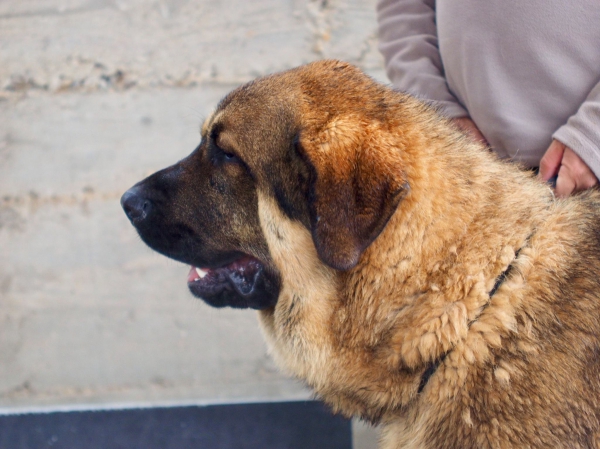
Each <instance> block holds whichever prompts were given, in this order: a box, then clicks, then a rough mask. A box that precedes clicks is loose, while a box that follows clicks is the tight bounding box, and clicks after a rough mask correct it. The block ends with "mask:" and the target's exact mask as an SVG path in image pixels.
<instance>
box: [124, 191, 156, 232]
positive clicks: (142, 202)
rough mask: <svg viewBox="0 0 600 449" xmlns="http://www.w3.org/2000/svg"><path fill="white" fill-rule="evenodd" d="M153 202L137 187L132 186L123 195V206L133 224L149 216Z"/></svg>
mask: <svg viewBox="0 0 600 449" xmlns="http://www.w3.org/2000/svg"><path fill="white" fill-rule="evenodd" d="M151 206H152V205H151V203H150V201H149V200H148V199H146V198H144V197H143V196H142V195H140V193H139V192H138V189H137V188H136V187H132V188H131V189H129V190H128V191H127V192H125V193H124V194H123V196H122V197H121V207H123V210H124V211H125V213H126V214H127V217H128V218H129V220H130V221H131V222H132V223H133V224H138V223H140V222H141V221H143V220H145V219H146V217H148V214H149V212H150V208H151Z"/></svg>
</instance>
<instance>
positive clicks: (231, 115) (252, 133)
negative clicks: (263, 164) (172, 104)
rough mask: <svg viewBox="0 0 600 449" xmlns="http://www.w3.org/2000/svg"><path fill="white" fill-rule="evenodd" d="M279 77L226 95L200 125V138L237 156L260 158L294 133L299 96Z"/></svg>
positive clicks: (254, 83)
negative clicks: (222, 145)
mask: <svg viewBox="0 0 600 449" xmlns="http://www.w3.org/2000/svg"><path fill="white" fill-rule="evenodd" d="M282 81H283V80H281V79H279V78H275V77H273V78H266V79H262V80H258V81H256V82H253V83H249V84H247V85H244V86H242V87H240V88H238V89H236V90H234V91H233V92H231V93H230V94H229V95H227V96H226V97H225V98H224V99H223V100H222V101H221V102H220V103H219V104H218V105H217V107H216V109H215V111H214V112H213V113H211V114H210V115H209V116H208V117H207V118H206V120H205V121H204V123H203V124H202V136H203V137H215V135H218V136H219V138H220V140H223V141H226V142H228V143H229V144H230V145H231V146H232V147H233V148H231V149H232V150H235V152H236V154H237V155H238V156H242V157H244V156H251V154H252V153H254V152H256V151H260V152H261V153H262V154H263V155H265V152H268V151H269V149H272V148H273V147H274V146H277V145H281V144H282V142H284V141H286V140H287V139H291V138H292V137H293V135H294V133H297V131H298V130H297V128H298V117H299V115H300V110H299V108H300V102H299V101H297V98H298V95H297V94H296V93H295V92H294V90H293V89H290V88H289V87H290V86H287V85H286V84H285V83H284V82H282Z"/></svg>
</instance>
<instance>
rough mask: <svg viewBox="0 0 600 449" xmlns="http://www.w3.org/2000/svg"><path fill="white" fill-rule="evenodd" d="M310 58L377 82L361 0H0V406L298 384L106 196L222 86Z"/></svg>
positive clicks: (365, 2) (254, 390)
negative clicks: (207, 301) (335, 62)
mask: <svg viewBox="0 0 600 449" xmlns="http://www.w3.org/2000/svg"><path fill="white" fill-rule="evenodd" d="M325 57H335V58H339V59H344V60H347V61H350V62H353V63H356V64H358V65H359V66H361V67H362V68H363V69H365V70H366V71H368V72H369V73H370V74H372V75H373V76H375V77H376V78H379V79H381V80H383V79H384V75H383V70H382V61H381V58H380V56H379V54H378V52H377V49H376V23H375V12H374V0H345V1H344V0H318V1H311V0H256V1H255V0H252V1H249V0H224V1H215V0H169V1H161V0H110V1H109V0H4V1H2V2H0V408H1V409H4V410H13V411H14V410H23V409H28V408H29V409H31V408H40V407H41V408H44V407H49V408H60V407H65V408H72V407H77V406H80V407H87V406H90V405H97V406H115V405H123V404H138V405H139V404H167V403H214V402H221V401H246V400H282V399H294V398H306V397H308V396H309V393H308V392H307V391H306V390H305V389H304V388H303V387H302V386H301V385H300V384H298V383H297V382H295V381H293V380H290V379H288V378H286V377H285V376H283V375H281V374H279V373H278V371H277V370H276V369H275V367H274V366H273V364H272V362H271V361H270V360H269V358H268V356H267V354H266V351H265V345H264V343H263V342H262V338H261V336H260V334H259V331H258V327H257V324H256V317H255V316H254V314H253V313H252V312H248V311H233V310H215V309H211V308H209V307H207V306H205V305H204V304H202V303H201V302H199V301H198V300H195V299H193V298H192V297H191V295H190V294H189V293H188V292H187V287H186V275H187V271H188V269H187V267H185V266H183V265H181V264H178V263H176V262H172V261H169V260H167V259H166V258H164V257H161V256H159V255H157V254H155V253H153V252H151V251H150V250H149V249H147V248H146V247H145V246H144V245H143V244H142V242H141V241H140V239H139V238H138V237H137V236H136V234H135V232H134V230H133V228H132V227H131V226H130V225H129V223H128V221H127V220H126V218H125V216H124V214H123V213H122V211H121V209H120V206H119V203H118V199H119V197H120V195H121V193H122V192H123V191H124V190H125V189H127V188H128V187H129V186H131V185H132V184H133V183H135V182H137V181H138V180H139V179H141V178H142V177H144V176H146V175H148V174H150V173H151V172H153V171H155V170H157V169H160V168H162V167H164V166H166V165H170V164H171V163H173V162H175V161H176V160H178V159H179V158H181V157H183V156H185V155H186V154H187V153H189V152H190V151H191V150H192V149H193V148H194V147H195V145H196V144H197V143H198V141H199V132H198V129H199V124H200V122H201V121H202V118H203V117H205V116H206V114H207V113H208V112H209V111H210V110H211V108H212V107H214V105H215V104H216V102H217V101H218V100H219V98H220V97H221V96H222V95H223V94H225V93H226V92H227V91H229V90H230V89H231V88H233V87H235V86H236V85H238V84H239V83H242V82H245V81H248V80H250V79H252V78H254V77H256V76H260V75H263V74H266V73H270V72H273V71H278V70H283V69H287V68H290V67H293V66H296V65H299V64H302V63H305V62H309V61H312V60H315V59H320V58H325ZM369 438H370V437H369V436H368V435H367V436H366V437H365V436H364V434H362V433H361V434H360V435H359V439H361V441H362V442H361V443H359V445H362V446H361V447H367V446H368V445H369V444H370V443H369V442H368V441H370V440H369ZM357 447H358V445H357Z"/></svg>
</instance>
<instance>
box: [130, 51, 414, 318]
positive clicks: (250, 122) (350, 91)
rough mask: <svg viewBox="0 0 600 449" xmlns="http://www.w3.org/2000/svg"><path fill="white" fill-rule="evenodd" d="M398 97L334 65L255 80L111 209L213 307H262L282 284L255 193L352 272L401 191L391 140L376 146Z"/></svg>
mask: <svg viewBox="0 0 600 449" xmlns="http://www.w3.org/2000/svg"><path fill="white" fill-rule="evenodd" d="M403 98H404V97H403V96H401V95H395V94H394V95H392V94H391V91H390V90H389V89H388V88H386V87H384V86H381V85H379V84H377V83H375V82H374V81H373V80H371V79H370V78H369V77H367V76H366V75H364V74H363V73H362V72H360V71H359V70H358V69H356V68H355V67H353V66H351V65H349V64H345V63H342V62H339V61H320V62H316V63H312V64H309V65H307V66H303V67H300V68H297V69H293V70H290V71H287V72H283V73H279V74H275V75H271V76H268V77H265V78H262V79H259V80H257V81H254V82H251V83H249V84H246V85H244V86H241V87H239V88H238V89H236V90H234V91H233V92H231V93H230V94H229V95H228V96H226V97H225V98H224V99H223V100H222V101H221V102H220V104H219V105H218V107H217V109H216V111H215V112H214V113H213V114H212V115H211V117H209V118H208V119H207V120H206V121H205V123H204V125H203V127H202V140H201V142H200V144H199V145H198V147H197V148H196V149H195V150H194V151H193V152H192V154H190V155H189V156H188V157H187V158H185V159H183V160H182V161H180V162H178V163H177V164H175V165H173V166H171V167H168V168H166V169H164V170H161V171H159V172H157V173H155V174H153V175H151V176H150V177H148V178H146V179H145V180H143V181H141V182H140V183H138V184H136V185H135V186H134V187H132V188H131V189H130V190H128V191H127V192H126V193H125V194H124V195H123V197H122V199H121V203H122V205H123V208H124V209H125V211H126V213H127V215H128V217H129V219H130V220H131V222H132V224H133V225H134V226H135V227H136V229H137V231H138V233H139V234H140V236H141V238H142V239H143V240H144V242H146V243H147V244H148V245H149V246H150V247H152V248H153V249H155V250H156V251H158V252H160V253H162V254H164V255H166V256H168V257H171V258H173V259H176V260H178V261H181V262H184V263H187V264H190V265H192V267H193V268H192V270H191V271H190V275H189V277H188V284H189V288H190V290H191V291H192V293H193V294H194V295H196V296H199V297H201V298H202V299H204V300H205V301H206V302H208V303H209V304H211V305H213V306H217V307H222V306H232V307H240V308H244V307H251V308H254V309H265V308H268V307H272V306H274V305H275V303H276V301H277V297H278V294H279V289H280V286H281V284H282V282H283V281H282V279H281V278H280V273H279V271H278V269H277V267H276V266H275V264H274V262H273V260H272V259H271V257H270V255H269V247H268V244H267V241H266V239H265V234H264V232H265V230H264V229H263V226H265V223H261V220H260V219H259V213H258V195H259V193H260V194H261V195H265V196H268V197H270V198H272V199H273V201H274V202H275V203H276V204H277V206H278V207H279V208H280V210H281V211H282V213H283V214H284V215H285V216H287V217H288V218H289V219H290V220H293V221H296V222H298V223H300V224H301V225H302V226H304V227H306V229H308V230H309V231H310V233H311V235H312V237H313V242H314V245H315V248H316V250H317V253H318V255H319V257H320V259H321V260H322V262H323V263H325V264H327V265H329V266H330V267H332V268H334V269H337V270H348V269H351V268H352V267H354V266H355V265H356V264H357V262H358V261H359V258H360V257H361V254H362V253H363V251H364V250H365V249H366V248H367V247H368V246H369V245H370V243H371V242H372V241H373V240H374V239H375V238H376V237H377V236H378V235H379V233H380V232H381V231H382V229H383V228H384V226H385V224H386V223H387V221H388V220H389V218H390V217H391V215H392V214H393V212H394V211H395V209H396V207H397V205H398V203H399V201H400V199H401V198H402V196H403V195H404V194H406V192H407V191H408V185H407V183H406V177H405V175H404V173H403V168H402V160H401V159H402V155H401V152H399V151H398V150H397V149H395V150H393V149H392V148H391V146H392V145H396V146H397V144H398V142H397V140H398V139H397V138H396V140H395V141H394V142H393V144H392V142H391V141H388V140H386V136H387V135H388V134H389V133H390V128H392V127H395V126H397V123H396V122H397V119H394V120H390V117H388V114H390V112H389V110H390V109H393V108H394V105H393V104H392V103H393V102H402V99H403ZM396 134H397V133H396ZM290 256H293V255H290ZM196 267H198V269H196Z"/></svg>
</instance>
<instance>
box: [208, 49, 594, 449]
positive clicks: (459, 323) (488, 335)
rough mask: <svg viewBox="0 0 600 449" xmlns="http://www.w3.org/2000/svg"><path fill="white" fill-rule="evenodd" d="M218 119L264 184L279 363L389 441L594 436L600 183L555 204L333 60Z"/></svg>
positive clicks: (265, 320)
mask: <svg viewBox="0 0 600 449" xmlns="http://www.w3.org/2000/svg"><path fill="white" fill-rule="evenodd" d="M282 117H286V118H285V120H284V118H282ZM216 123H219V126H221V127H222V131H221V134H220V139H223V141H224V142H227V143H226V144H227V146H228V151H232V152H235V154H236V155H237V156H238V157H239V158H240V159H241V160H243V161H244V163H245V164H246V166H247V167H248V170H249V171H250V172H251V173H252V176H253V179H254V180H255V185H256V191H257V202H258V215H259V220H260V226H261V229H262V233H263V234H264V237H265V240H266V242H267V246H268V251H269V255H270V258H271V259H272V263H273V266H274V269H275V270H276V271H277V272H278V273H279V275H280V277H281V284H282V285H281V291H280V295H279V298H278V302H277V304H276V306H275V307H273V308H270V309H267V310H263V311H261V312H260V322H261V326H262V329H263V332H264V334H265V337H266V339H267V341H268V343H269V346H270V348H271V350H272V353H273V355H274V357H275V359H276V360H277V362H278V364H279V365H280V366H281V367H282V368H283V369H285V370H286V371H287V372H290V373H291V374H293V375H295V376H297V377H298V378H300V379H302V380H304V381H305V382H306V383H307V384H308V385H310V386H311V387H312V388H313V389H314V391H315V393H316V394H317V395H318V396H319V397H321V398H322V399H323V400H324V401H325V402H327V403H328V404H329V405H330V406H331V407H332V408H333V409H334V410H335V411H338V412H341V413H343V414H344V415H346V416H359V417H362V418H364V419H367V420H370V421H372V422H374V423H381V424H382V425H383V427H384V432H383V437H382V448H383V449H397V448H410V449H434V448H436V449H437V448H442V447H445V448H509V447H531V448H547V447H572V448H584V447H598V446H597V444H598V443H597V432H598V427H599V425H600V424H599V423H600V412H599V410H598V406H597V403H598V401H599V400H600V361H599V360H598V358H599V355H600V283H599V280H600V241H599V236H600V225H599V223H600V212H599V209H600V198H599V195H598V194H597V193H595V192H592V193H588V194H585V195H581V196H579V197H576V198H572V199H569V200H556V199H555V198H554V196H553V194H552V192H551V190H550V188H549V187H547V186H546V185H544V184H542V183H541V182H539V181H538V180H537V179H535V178H534V177H533V175H532V174H530V173H527V172H524V171H522V170H521V169H519V168H517V167H515V166H513V165H511V164H508V163H504V162H501V161H498V160H497V159H496V158H495V156H494V155H492V154H491V153H490V152H489V151H487V150H486V149H484V148H482V147H481V146H480V145H479V144H477V143H474V142H472V141H471V140H469V139H468V138H467V137H465V136H463V135H462V134H460V133H459V132H458V131H457V130H455V129H454V128H453V127H452V126H451V125H450V124H449V123H448V122H446V121H445V120H444V119H442V118H440V117H439V116H438V115H437V114H436V113H435V111H433V110H431V109H430V108H428V107H426V106H425V105H423V104H421V103H420V102H419V101H417V100H415V99H413V98H411V97H409V96H407V95H404V94H400V93H397V92H393V91H392V90H390V89H388V88H386V87H384V86H381V85H378V84H376V83H375V82H373V81H372V80H370V79H369V78H368V77H366V76H365V75H363V74H362V73H360V72H359V71H358V70H357V69H355V68H353V67H351V66H349V65H346V64H343V63H339V62H336V61H325V62H318V63H314V64H311V65H309V66H305V67H302V68H299V69H295V70H292V71H289V72H284V73H282V74H278V75H274V76H271V77H267V78H264V79H262V80H258V81H257V82H255V83H253V84H250V85H248V86H244V87H243V88H240V89H239V90H237V91H235V92H233V93H232V94H231V95H230V96H229V97H227V99H226V100H225V101H224V103H223V104H222V105H221V109H220V110H219V112H217V114H216V115H215V116H213V117H212V118H211V119H210V121H207V123H206V124H205V128H206V130H205V131H203V133H204V134H206V132H208V131H209V130H210V128H211V127H213V126H215V124H216ZM295 132H297V133H298V134H297V135H298V138H297V144H298V146H297V148H296V149H294V146H293V145H292V144H291V143H290V141H291V140H292V136H293V134H294V133H295ZM294 151H297V152H299V154H300V155H301V157H302V158H303V159H302V160H303V161H304V162H303V163H304V164H306V166H307V167H308V168H307V169H306V170H305V169H304V168H303V167H304V166H303V165H302V164H301V163H298V162H294V164H296V165H293V164H292V163H291V162H289V161H296V159H286V157H287V156H288V153H287V152H289V155H290V157H291V156H294V157H296V156H297V155H295V153H293V152H294ZM280 173H283V174H282V175H281V179H283V181H282V182H279V181H277V182H276V181H275V179H276V178H277V176H279V174H280ZM277 179H279V178H277ZM278 183H279V184H278ZM282 198H284V199H282ZM298 198H300V199H298ZM248 207H252V205H249V206H248ZM517 252H518V253H519V254H518V257H516V254H517ZM509 265H512V269H511V272H510V275H509V276H508V278H507V279H506V280H505V281H504V282H503V283H502V284H501V285H500V288H499V289H498V291H497V292H496V293H495V294H494V295H493V296H492V297H490V291H491V290H492V288H493V287H494V284H495V282H496V280H497V278H498V276H499V275H500V274H501V273H502V272H503V271H504V270H506V269H507V267H509ZM442 359H443V361H442V362H441V363H440V365H439V367H438V368H437V370H436V371H435V373H434V374H433V376H432V377H431V378H430V379H429V381H428V382H427V383H426V385H425V387H424V389H423V391H422V392H418V388H419V384H420V382H421V379H422V377H423V373H424V372H425V371H426V370H427V368H428V367H429V366H430V365H431V364H432V363H433V362H435V361H436V360H442Z"/></svg>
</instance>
